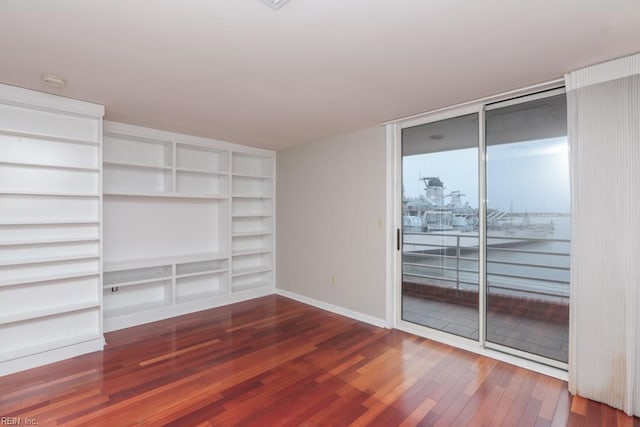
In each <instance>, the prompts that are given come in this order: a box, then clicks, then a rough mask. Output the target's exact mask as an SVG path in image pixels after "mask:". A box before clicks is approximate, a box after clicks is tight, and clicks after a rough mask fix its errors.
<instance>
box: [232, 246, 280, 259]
mask: <svg viewBox="0 0 640 427" xmlns="http://www.w3.org/2000/svg"><path fill="white" fill-rule="evenodd" d="M271 252H272V250H271V249H267V248H265V249H254V250H246V251H234V252H233V254H232V256H234V257H237V256H247V255H260V254H269V253H271Z"/></svg>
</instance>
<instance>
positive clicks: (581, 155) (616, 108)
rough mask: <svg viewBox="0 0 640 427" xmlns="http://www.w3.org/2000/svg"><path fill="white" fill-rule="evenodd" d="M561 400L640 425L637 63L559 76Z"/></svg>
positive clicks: (614, 63)
mask: <svg viewBox="0 0 640 427" xmlns="http://www.w3.org/2000/svg"><path fill="white" fill-rule="evenodd" d="M566 83H567V100H568V121H569V123H568V124H569V146H570V150H571V154H570V159H571V179H572V183H571V186H572V213H571V214H572V246H571V318H570V343H569V390H570V391H571V392H572V393H575V394H578V395H580V396H583V397H587V398H590V399H593V400H597V401H599V402H604V403H607V404H609V405H611V406H613V407H616V408H619V409H622V410H624V411H625V412H626V413H628V414H635V415H640V54H638V55H633V56H630V57H626V58H621V59H618V60H615V61H611V62H608V63H604V64H600V65H596V66H593V67H588V68H585V69H582V70H578V71H574V72H572V73H570V74H568V75H567V76H566Z"/></svg>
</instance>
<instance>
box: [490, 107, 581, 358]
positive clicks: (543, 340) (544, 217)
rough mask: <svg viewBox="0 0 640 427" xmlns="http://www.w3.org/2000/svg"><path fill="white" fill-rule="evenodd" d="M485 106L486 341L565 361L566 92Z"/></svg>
mask: <svg viewBox="0 0 640 427" xmlns="http://www.w3.org/2000/svg"><path fill="white" fill-rule="evenodd" d="M496 107H498V108H496ZM487 110H488V111H486V115H485V117H486V153H487V163H486V170H487V181H486V185H487V188H486V195H487V211H486V224H487V228H486V232H487V241H486V272H487V276H486V292H487V297H486V340H487V343H493V344H497V345H498V346H504V347H509V348H513V349H517V350H521V351H524V352H527V353H531V354H534V355H537V356H541V357H544V358H548V359H553V360H557V361H560V362H567V347H568V344H567V343H568V330H569V244H570V240H569V239H570V230H569V225H570V192H569V167H568V166H569V160H568V142H567V129H566V123H567V116H566V98H565V95H564V94H561V95H557V96H551V97H547V98H543V99H536V100H533V101H527V102H522V103H518V104H515V105H506V106H504V107H500V106H499V105H496V106H495V107H490V108H487ZM488 345H490V344H488Z"/></svg>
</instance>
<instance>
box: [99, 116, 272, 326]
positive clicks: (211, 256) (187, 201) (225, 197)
mask: <svg viewBox="0 0 640 427" xmlns="http://www.w3.org/2000/svg"><path fill="white" fill-rule="evenodd" d="M103 162H104V163H103V165H104V197H105V201H104V227H105V236H106V237H105V243H104V245H105V249H104V270H105V276H104V282H103V292H104V315H105V328H106V330H113V329H119V328H123V327H128V326H132V325H135V324H139V323H145V322H149V321H153V320H159V319H162V318H166V317H171V316H175V315H179V314H184V313H188V312H192V311H196V310H201V309H204V308H209V307H214V306H218V305H222V304H227V303H230V302H234V301H239V300H242V299H247V298H253V297H255V296H260V295H265V294H268V293H271V292H273V289H274V274H273V268H274V253H273V250H274V228H273V214H274V172H275V154H274V152H272V151H269V150H262V149H257V148H250V147H244V146H241V145H235V144H230V143H225V142H221V141H215V140H211V139H205V138H198V137H193V136H188V135H181V134H175V133H170V132H164V131H159V130H155V129H148V128H141V127H137V126H130V125H124V124H120V123H112V122H105V134H104V159H103Z"/></svg>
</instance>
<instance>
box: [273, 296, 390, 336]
mask: <svg viewBox="0 0 640 427" xmlns="http://www.w3.org/2000/svg"><path fill="white" fill-rule="evenodd" d="M275 293H276V294H278V295H281V296H283V297H287V298H291V299H292V300H296V301H298V302H301V303H304V304H308V305H312V306H314V307H317V308H320V309H322V310H326V311H330V312H332V313H336V314H339V315H341V316H345V317H350V318H351V319H355V320H358V321H360V322H364V323H368V324H370V325H373V326H377V327H379V328H389V325H388V324H387V322H386V321H385V320H384V319H380V318H378V317H373V316H369V315H368V314H363V313H360V312H358V311H354V310H349V309H348V308H344V307H340V306H338V305H333V304H329V303H328V302H324V301H320V300H317V299H315V298H310V297H306V296H304V295H300V294H296V293H294V292H289V291H285V290H284V289H278V288H276V292H275Z"/></svg>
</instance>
